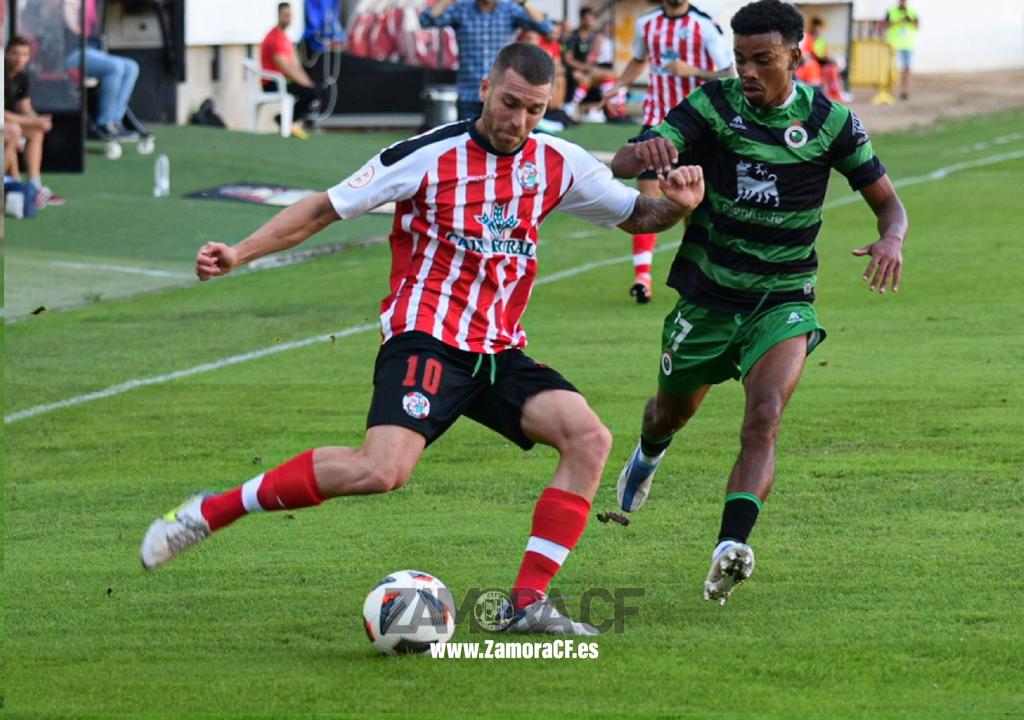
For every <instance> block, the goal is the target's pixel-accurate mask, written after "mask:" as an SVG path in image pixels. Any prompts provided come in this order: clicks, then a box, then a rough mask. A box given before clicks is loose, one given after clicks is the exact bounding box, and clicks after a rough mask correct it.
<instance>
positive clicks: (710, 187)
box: [612, 0, 907, 603]
mask: <svg viewBox="0 0 1024 720" xmlns="http://www.w3.org/2000/svg"><path fill="white" fill-rule="evenodd" d="M803 27H804V22H803V17H802V16H801V15H800V13H799V12H798V11H797V10H796V9H795V8H794V7H793V6H792V5H789V4H787V3H783V2H779V0H758V2H754V3H751V4H749V5H746V6H745V7H743V8H742V9H740V11H739V12H737V13H736V15H735V16H734V17H733V19H732V29H733V33H734V46H733V50H734V55H735V61H736V71H737V75H738V77H736V78H727V79H723V80H718V81H712V82H709V83H706V84H704V85H702V86H701V87H700V88H698V89H697V90H696V91H694V92H693V93H691V94H690V95H689V96H688V97H687V98H686V99H685V100H684V101H683V102H681V103H680V104H679V105H677V106H676V107H675V108H674V109H672V110H671V111H670V112H669V113H668V115H667V116H666V117H665V120H664V121H663V122H662V123H661V124H660V125H658V126H656V127H654V128H653V129H652V130H649V131H647V132H646V133H644V134H643V135H641V136H639V137H638V138H635V139H634V141H633V142H631V144H627V145H626V146H625V147H623V148H621V149H620V150H619V152H618V153H617V154H616V156H615V160H614V161H613V164H612V169H613V171H614V172H615V174H616V175H618V176H619V177H636V176H637V175H638V174H640V173H641V172H642V171H644V170H654V171H656V172H658V173H659V174H660V175H664V174H665V173H667V172H668V171H669V170H670V169H671V168H672V167H673V166H674V165H675V164H677V163H679V162H685V163H687V164H696V165H699V166H700V167H701V168H702V169H703V174H704V182H705V188H706V191H705V197H704V200H703V202H702V203H701V205H700V206H699V207H698V208H697V209H696V210H695V211H694V213H693V215H692V217H691V218H690V221H689V223H688V225H687V228H686V234H685V235H684V237H683V242H682V244H681V245H680V248H679V251H678V253H677V255H676V258H675V262H674V263H673V265H672V269H671V271H670V273H669V278H668V285H669V286H670V287H672V288H674V289H675V290H677V291H678V292H679V295H680V297H679V302H678V303H677V305H676V307H675V308H674V309H673V310H672V312H670V313H669V315H668V317H667V318H666V319H665V325H664V333H663V339H662V355H661V368H660V375H659V383H658V391H657V394H656V395H655V396H654V397H653V398H651V399H650V401H649V402H648V403H647V406H646V408H645V410H644V416H643V427H642V432H641V435H640V442H639V444H638V445H637V448H636V450H635V451H634V453H633V455H632V456H631V457H630V459H629V461H628V462H627V463H626V466H625V468H623V471H622V474H621V475H620V477H619V485H618V498H619V503H620V505H621V506H622V508H623V509H624V510H626V511H634V510H636V509H637V508H639V507H640V506H641V505H643V503H644V502H645V500H646V499H647V495H648V493H649V491H650V487H651V481H652V479H653V476H654V471H655V469H656V468H657V466H658V463H659V462H660V461H661V459H662V457H663V456H664V454H665V451H666V449H667V448H668V446H669V443H670V442H672V438H673V436H674V434H675V433H676V432H677V431H678V430H679V429H680V428H681V427H683V426H684V425H685V424H686V423H687V421H689V419H690V418H691V417H693V415H694V414H695V413H696V412H697V408H698V407H699V406H700V403H701V400H703V399H704V396H705V395H706V394H707V392H708V390H709V389H710V388H711V386H712V385H715V384H718V383H721V382H724V381H726V380H729V379H731V378H735V379H741V380H742V381H743V386H744V388H745V390H746V408H745V413H744V417H743V426H742V431H741V435H740V438H741V440H740V444H741V449H740V454H739V458H738V459H737V460H736V464H735V466H734V467H733V469H732V473H731V474H730V476H729V481H728V484H727V486H726V496H725V508H724V511H723V514H722V525H721V530H720V533H719V537H718V545H717V547H715V549H714V551H713V553H712V562H711V570H710V571H709V573H708V577H707V581H706V582H705V583H704V597H705V598H706V599H710V600H717V601H718V602H720V603H724V602H725V601H726V599H728V597H729V595H730V594H731V593H732V591H733V589H734V588H735V586H736V585H738V584H739V583H740V582H742V581H743V580H745V579H746V578H747V577H749V576H750V573H751V572H752V571H753V569H754V553H753V550H751V548H750V546H749V545H747V537H748V535H749V534H750V531H751V529H752V528H753V526H754V523H755V522H756V520H757V516H758V513H759V512H760V510H761V507H762V503H763V502H764V500H765V498H767V496H768V493H769V492H770V491H771V488H772V482H773V481H774V476H775V440H776V436H777V435H778V431H779V421H780V418H781V416H782V411H783V409H784V408H785V407H786V403H787V402H788V401H789V398H790V397H791V396H792V394H793V391H794V390H795V389H796V386H797V382H798V381H799V379H800V373H801V371H802V369H803V366H804V361H805V358H806V357H807V355H808V354H809V353H810V352H811V351H812V350H813V349H814V348H815V346H817V345H818V344H819V343H821V341H822V340H824V339H825V330H824V328H823V327H822V326H821V325H820V324H819V322H818V318H817V314H816V313H815V310H814V305H813V304H812V303H813V301H814V286H815V281H816V274H815V273H816V270H817V266H818V256H817V253H816V252H815V238H816V237H817V235H818V230H819V228H820V227H821V216H822V202H823V201H824V198H825V191H826V189H827V186H828V179H829V173H830V172H831V170H832V168H835V169H836V170H838V171H839V172H841V173H842V174H843V175H845V176H846V179H847V180H848V181H849V183H850V186H851V187H852V188H853V189H854V190H858V191H860V193H861V194H862V195H863V197H864V199H865V200H866V201H867V204H868V205H869V206H870V207H871V209H872V210H873V211H874V213H875V216H876V217H877V219H878V237H879V239H878V240H877V241H875V242H874V243H871V244H869V245H867V246H866V247H862V248H859V249H857V250H854V251H853V253H854V255H863V256H870V261H869V263H868V266H867V270H866V271H865V273H864V279H865V280H868V281H870V287H871V290H877V291H879V292H880V293H884V292H886V290H887V289H890V288H891V289H892V291H893V292H896V291H897V290H898V288H899V280H900V273H901V270H902V266H903V260H902V255H901V248H902V245H903V239H904V237H906V234H907V216H906V212H905V211H904V209H903V204H902V203H901V202H900V200H899V198H898V197H897V196H896V192H895V190H894V189H893V186H892V183H891V182H890V181H889V178H888V176H887V175H886V173H885V168H884V167H883V166H882V163H881V162H880V161H879V159H878V157H877V156H876V155H875V152H874V150H873V149H872V147H871V142H870V141H869V140H868V135H867V132H866V131H865V130H864V128H863V126H862V125H861V123H860V120H858V118H857V116H856V115H854V114H853V112H851V111H850V110H849V109H848V108H846V107H843V106H842V105H839V104H838V103H834V102H831V101H829V100H828V99H827V98H825V96H824V95H822V94H821V93H820V92H818V91H815V90H812V89H811V88H809V87H807V86H804V85H799V84H796V83H794V81H793V70H794V69H795V68H796V65H797V62H798V61H799V60H800V49H799V43H800V39H801V37H802V35H803Z"/></svg>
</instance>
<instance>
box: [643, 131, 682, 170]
mask: <svg viewBox="0 0 1024 720" xmlns="http://www.w3.org/2000/svg"><path fill="white" fill-rule="evenodd" d="M633 152H634V153H636V157H637V159H638V160H639V161H640V162H641V163H643V166H644V170H650V171H651V172H655V173H657V174H658V177H659V178H660V177H663V176H665V175H668V174H669V173H670V172H672V168H673V166H675V164H676V163H677V162H679V151H678V150H676V146H675V145H674V144H673V143H672V141H671V140H669V139H668V138H663V137H655V138H651V139H650V140H643V141H641V142H638V143H634V144H633Z"/></svg>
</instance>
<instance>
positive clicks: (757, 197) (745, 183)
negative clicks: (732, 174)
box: [736, 160, 779, 207]
mask: <svg viewBox="0 0 1024 720" xmlns="http://www.w3.org/2000/svg"><path fill="white" fill-rule="evenodd" d="M778 179H779V176H778V175H776V174H775V173H773V172H770V171H769V170H768V168H767V167H766V166H765V164H764V163H756V164H754V165H751V164H750V163H749V162H746V161H744V160H740V161H739V162H738V163H736V202H740V201H741V200H746V201H748V202H754V203H759V204H761V205H771V206H772V207H778V206H779V188H778V186H777V185H776V184H775V182H776V181H777V180H778Z"/></svg>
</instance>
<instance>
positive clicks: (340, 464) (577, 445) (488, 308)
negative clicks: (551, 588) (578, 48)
mask: <svg viewBox="0 0 1024 720" xmlns="http://www.w3.org/2000/svg"><path fill="white" fill-rule="evenodd" d="M553 77H554V66H553V64H552V61H551V58H550V57H549V56H548V55H547V54H546V53H545V52H544V51H543V50H541V49H540V48H538V47H536V46H534V45H527V44H514V45H509V46H507V47H506V48H504V49H503V50H502V51H501V52H500V53H499V55H498V58H497V59H496V60H495V63H494V67H493V69H492V71H491V74H490V76H489V77H488V78H486V79H484V81H483V82H482V83H481V97H482V98H483V101H484V110H483V114H482V116H481V117H479V118H476V119H473V120H465V121H461V122H457V123H452V124H450V125H444V126H441V127H439V128H437V129H435V130H432V131H430V132H428V133H425V134H423V135H420V136H417V137H415V138H412V139H410V140H406V141H404V142H400V143H397V144H396V145H392V146H391V147H389V148H387V149H385V150H384V151H383V152H381V153H380V154H379V155H377V156H376V157H374V158H373V159H372V160H370V162H368V163H367V164H366V165H364V166H363V167H362V168H361V169H360V170H358V171H357V172H356V173H355V174H353V175H351V176H350V177H349V178H348V179H346V180H344V181H342V182H341V183H339V184H338V185H336V186H335V187H333V188H331V189H330V190H328V191H327V192H326V193H320V194H317V195H313V196H310V197H308V198H305V199H303V200H301V201H299V202H298V203H296V204H295V205H293V206H292V207H290V208H288V209H285V210H283V211H282V212H281V213H279V214H278V215H277V216H275V217H274V218H272V219H271V220H270V221H269V222H267V223H266V224H265V225H264V226H263V227H261V228H260V229H259V230H257V231H256V232H255V233H253V234H252V235H250V236H249V237H248V238H246V239H245V240H243V241H242V242H240V243H238V244H237V245H234V246H228V245H225V244H223V243H207V244H206V245H204V246H203V247H202V248H200V250H199V253H198V256H197V258H196V272H197V274H198V275H199V278H200V279H201V280H208V279H210V278H212V277H217V276H220V275H224V274H226V273H228V272H230V271H231V270H233V269H234V268H236V267H238V266H239V265H241V264H243V263H245V262H249V261H251V260H253V259H255V258H257V257H260V256H263V255H266V254H267V253H270V252H275V251H278V250H283V249H285V248H288V247H292V246H294V245H297V244H298V243H300V242H302V241H303V240H305V239H307V238H308V237H310V236H311V235H312V234H313V233H315V232H317V231H319V230H320V229H322V228H324V227H325V226H327V225H329V224H330V223H332V222H335V221H337V220H339V219H349V218H354V217H357V216H359V215H362V214H363V213H365V212H368V211H369V210H371V209H373V208H374V207H377V206H379V205H381V204H383V203H385V202H389V201H394V202H395V203H396V209H395V216H394V225H393V229H392V232H391V238H390V239H391V251H392V268H391V283H390V292H389V294H388V295H387V297H386V298H384V300H383V302H382V303H381V316H380V321H381V332H382V335H383V340H384V342H383V344H382V346H381V349H380V352H379V354H378V356H377V362H376V366H375V369H374V395H373V400H372V402H371V405H370V412H369V417H368V418H367V431H366V436H365V438H364V440H363V444H362V446H361V447H358V448H348V447H336V446H335V447H321V448H317V449H315V450H307V451H306V452H304V453H302V454H301V455H298V456H297V457H295V458H292V459H291V460H289V461H287V462H285V463H284V464H282V465H280V466H278V467H276V468H274V469H272V470H270V471H268V472H266V473H262V474H260V475H257V476H256V477H254V478H252V479H251V480H249V481H248V482H246V483H244V484H242V485H240V486H238V487H236V488H234V489H233V490H229V491H227V492H224V493H221V494H218V495H208V496H195V497H193V498H190V499H189V500H186V501H185V503H184V504H182V505H181V506H180V507H178V508H176V509H175V510H172V511H171V512H170V513H168V514H166V515H164V516H162V517H160V518H157V519H156V520H155V521H154V522H153V523H152V524H151V525H150V528H149V530H148V532H147V533H146V537H145V539H144V540H143V543H142V548H141V557H142V563H143V565H144V566H145V567H146V568H154V567H157V566H159V565H162V564H163V563H165V562H167V561H168V560H170V559H171V558H173V557H175V556H176V555H178V554H179V553H180V552H182V551H183V550H184V549H186V548H187V547H189V546H191V545H193V544H195V543H196V542H199V541H201V540H203V539H204V538H206V537H208V536H209V535H210V534H211V533H212V532H215V531H217V530H219V529H221V528H223V527H225V526H227V525H229V524H230V523H232V522H234V521H235V520H237V519H239V518H240V517H242V516H243V515H246V514H248V513H253V512H263V511H273V510H282V509H294V508H302V507H308V506H313V505H319V504H320V503H321V502H323V501H324V500H325V499H327V498H332V497H336V496H340V495H366V494H371V493H381V492H388V491H390V490H394V489H397V488H399V487H401V486H402V485H404V484H405V482H406V480H407V479H408V477H409V475H410V473H411V472H412V470H413V468H414V467H415V465H416V464H417V462H418V461H419V458H420V455H421V454H422V452H423V450H424V448H425V447H426V445H427V444H429V443H430V442H433V441H434V440H436V439H437V438H438V437H440V436H441V435H442V434H443V433H444V432H445V431H446V430H447V429H448V428H449V427H450V426H451V425H452V424H453V423H454V422H455V421H456V420H457V419H458V418H459V417H461V416H463V415H465V416H467V417H469V418H471V419H473V420H476V421H477V422H479V423H481V424H483V425H485V426H487V427H489V428H491V429H493V430H495V431H496V432H499V433H501V434H502V435H504V436H505V437H507V438H508V439H510V440H512V441H513V442H515V443H517V444H518V445H519V446H520V447H522V448H524V449H529V448H531V447H532V446H533V445H534V444H535V443H538V442H539V443H544V444H546V445H551V446H553V447H555V448H556V449H557V450H558V452H559V455H560V459H559V463H558V466H557V468H556V470H555V473H554V477H553V478H552V480H551V482H550V483H549V485H548V487H547V488H546V489H545V490H544V491H543V493H542V494H541V496H540V499H539V500H538V502H537V505H536V508H535V510H534V514H533V525H532V531H531V534H530V538H529V540H528V542H527V545H526V551H525V553H524V556H523V561H522V564H521V566H520V568H519V573H518V575H517V577H516V580H515V583H514V584H513V586H512V593H511V603H510V615H511V617H510V618H509V624H508V627H507V630H509V631H513V632H516V631H522V632H561V633H571V634H593V633H594V632H595V631H594V629H593V628H591V627H590V626H588V625H585V624H583V623H578V622H575V621H573V620H571V619H569V618H567V617H564V616H563V615H561V614H559V612H558V611H557V610H555V608H554V607H553V606H552V605H551V604H549V603H548V602H547V600H546V595H545V593H546V591H547V588H548V585H549V583H550V582H551V580H552V578H553V577H554V576H555V574H556V573H557V572H558V570H559V569H560V567H561V566H562V563H563V562H565V560H566V557H567V556H568V554H569V551H570V550H571V549H572V548H573V546H574V545H575V544H576V541H577V540H578V539H579V537H580V535H582V533H583V529H584V527H585V525H586V521H587V516H588V514H589V510H590V503H591V501H592V500H593V498H594V494H595V493H596V492H597V486H598V483H599V481H600V477H601V471H602V469H603V468H604V463H605V460H606V459H607V455H608V451H609V449H610V447H611V436H610V435H609V433H608V430H607V429H606V428H605V427H604V425H603V424H602V423H601V421H600V420H599V419H598V417H597V415H596V414H595V413H594V411H593V410H591V409H590V407H589V406H588V405H587V402H586V400H584V399H583V396H582V395H580V394H579V392H578V391H577V390H576V389H575V388H574V387H573V386H572V384H570V383H569V382H568V381H567V380H566V379H565V378H563V377H562V376H561V375H560V374H559V373H558V372H556V371H555V370H553V369H552V368H549V367H547V366H545V365H542V364H540V363H537V362H535V361H533V360H532V359H530V358H529V357H527V356H526V355H525V354H523V352H522V348H524V347H525V346H526V334H525V332H524V331H523V328H522V325H521V324H520V319H521V317H522V315H523V312H524V310H525V309H526V304H527V301H528V300H529V297H530V292H531V289H532V287H533V282H534V279H535V278H536V275H537V248H538V246H539V243H540V237H539V236H538V228H539V226H540V224H541V223H542V222H543V221H544V219H545V218H546V217H547V216H548V214H550V213H551V211H552V210H555V209H556V208H558V209H561V210H566V211H568V212H571V213H573V214H575V215H577V216H579V217H581V218H584V219H587V220H589V221H591V222H594V223H596V224H599V225H603V226H605V227H612V226H618V227H620V228H622V229H623V230H625V231H627V232H656V231H658V230H661V229H664V228H667V227H670V226H672V225H673V224H675V223H676V222H678V221H679V220H680V219H682V218H683V217H684V216H685V215H687V214H688V213H689V212H690V211H692V210H693V209H694V208H695V207H696V206H697V205H698V204H699V203H700V201H701V199H702V198H703V194H704V186H703V176H702V175H701V172H700V169H699V168H693V167H684V168H679V169H678V170H676V171H675V172H674V173H672V174H671V175H670V176H669V177H668V178H667V179H666V181H665V182H664V183H663V184H662V188H663V190H664V192H665V195H666V197H664V198H658V199H651V198H647V197H645V196H643V195H640V194H639V193H637V192H636V190H633V189H631V188H627V187H626V186H624V185H622V184H620V183H619V182H617V181H616V180H614V179H612V176H611V172H610V171H609V170H608V169H607V168H606V167H605V166H604V165H602V164H601V163H600V162H598V161H597V160H596V159H595V158H594V157H593V156H592V155H590V154H589V153H587V152H586V151H585V150H583V149H582V148H580V147H579V146H577V145H573V144H572V143H569V142H566V141H564V140H560V139H558V138H552V137H549V136H544V135H532V134H531V132H532V130H533V129H534V128H535V127H536V125H537V123H538V122H539V121H540V119H541V118H542V117H543V116H544V111H545V109H546V107H547V101H548V98H549V97H550V95H551V83H552V80H553Z"/></svg>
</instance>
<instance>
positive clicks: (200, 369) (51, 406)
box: [4, 323, 380, 425]
mask: <svg viewBox="0 0 1024 720" xmlns="http://www.w3.org/2000/svg"><path fill="white" fill-rule="evenodd" d="M379 327H380V323H372V324H371V323H367V324H365V325H356V326H355V327H350V328H345V329H344V330H339V331H338V332H336V333H327V334H325V335H317V336H316V337H309V338H305V339H303V340H293V341H292V342H286V343H281V344H280V345H272V346H271V347H267V348H263V349H262V350H253V351H252V352H247V353H242V354H241V355H232V356H231V357H228V358H224V359H223V360H217V361H215V362H209V363H203V364H202V365H196V366H195V367H190V368H186V369H185V370H176V371H175V372H172V373H167V374H166V375H156V376H155V377H148V378H141V379H139V380H129V381H128V382H124V383H120V384H119V385H111V386H110V387H108V388H106V389H104V390H97V391H96V392H91V393H86V394H85V395H76V396H75V397H72V398H68V399H67V400H60V401H58V402H55V403H47V404H46V405H36V406H35V407H31V408H29V409H27V410H22V411H21V412H16V413H13V414H11V415H5V416H4V425H10V424H11V423H15V422H18V421H19V420H24V419H25V418H30V417H33V416H35V415H42V414H43V413H48V412H51V411H52V410H60V409H62V408H68V407H73V406H75V405H81V404H82V403H87V402H91V401H93V400H102V399H103V398H108V397H112V396H114V395H120V394H121V393H126V392H128V391H129V390H134V389H135V388H140V387H146V386H147V385H157V384H159V383H165V382H169V381H171V380H178V379H179V378H185V377H191V376H192V375H198V374H200V373H204V372H210V371H211V370H219V369H221V368H224V367H228V366H229V365H237V364H238V363H243V362H247V361H249V360H255V359H257V358H261V357H266V356H267V355H273V354H275V353H279V352H284V351H285V350H294V349H296V348H300V347H305V346H307V345H312V344H313V343H317V342H326V341H327V340H330V339H331V337H332V336H333V337H335V338H340V337H346V336H348V335H355V334H357V333H361V332H366V331H368V330H373V329H375V328H379Z"/></svg>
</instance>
